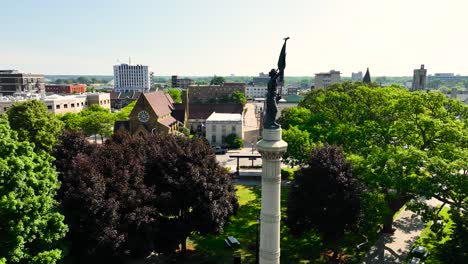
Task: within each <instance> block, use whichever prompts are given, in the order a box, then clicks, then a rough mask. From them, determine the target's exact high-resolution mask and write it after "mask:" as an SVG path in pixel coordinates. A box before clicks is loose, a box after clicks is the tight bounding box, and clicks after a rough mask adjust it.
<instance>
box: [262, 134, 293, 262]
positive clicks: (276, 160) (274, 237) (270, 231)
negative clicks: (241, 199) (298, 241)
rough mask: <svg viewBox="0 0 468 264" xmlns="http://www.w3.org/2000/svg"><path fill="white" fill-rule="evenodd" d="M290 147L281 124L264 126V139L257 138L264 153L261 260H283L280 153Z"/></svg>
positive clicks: (281, 154)
mask: <svg viewBox="0 0 468 264" xmlns="http://www.w3.org/2000/svg"><path fill="white" fill-rule="evenodd" d="M287 147H288V144H287V143H286V142H285V141H283V140H282V139H281V128H279V129H264V130H263V139H262V140H260V141H259V142H257V149H258V152H260V154H261V155H262V208H261V211H260V254H259V255H260V264H279V263H280V219H281V156H283V153H284V152H285V151H286V149H287Z"/></svg>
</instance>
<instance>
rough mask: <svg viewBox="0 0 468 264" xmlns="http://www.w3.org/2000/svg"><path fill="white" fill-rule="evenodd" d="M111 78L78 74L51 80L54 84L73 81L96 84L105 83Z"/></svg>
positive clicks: (71, 82)
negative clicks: (73, 76)
mask: <svg viewBox="0 0 468 264" xmlns="http://www.w3.org/2000/svg"><path fill="white" fill-rule="evenodd" d="M110 80H112V78H99V79H98V78H95V77H86V76H80V77H78V78H69V79H62V78H58V79H55V80H54V81H53V83H54V84H75V83H84V84H88V85H89V84H96V83H107V82H109V81H110Z"/></svg>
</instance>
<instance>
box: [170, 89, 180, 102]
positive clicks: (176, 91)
mask: <svg viewBox="0 0 468 264" xmlns="http://www.w3.org/2000/svg"><path fill="white" fill-rule="evenodd" d="M168 93H169V95H170V96H171V97H172V99H173V100H174V102H176V103H182V91H181V90H180V89H174V88H169V90H168Z"/></svg>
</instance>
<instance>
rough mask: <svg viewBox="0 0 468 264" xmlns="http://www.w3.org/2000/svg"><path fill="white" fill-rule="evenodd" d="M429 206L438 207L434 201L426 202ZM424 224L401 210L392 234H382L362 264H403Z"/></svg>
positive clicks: (409, 212) (410, 213)
mask: <svg viewBox="0 0 468 264" xmlns="http://www.w3.org/2000/svg"><path fill="white" fill-rule="evenodd" d="M427 203H428V204H429V205H431V206H440V205H441V203H440V202H439V201H438V200H436V199H431V200H428V201H427ZM424 227H425V224H424V223H423V221H422V220H421V217H420V216H417V215H416V214H415V213H413V212H411V211H410V210H407V209H405V210H403V211H402V212H400V214H399V215H398V217H397V219H395V221H394V224H393V228H395V229H396V230H395V232H394V233H393V234H382V235H381V237H380V238H379V239H378V240H377V242H376V243H375V245H374V246H372V247H371V249H370V250H369V252H367V254H366V256H365V257H364V260H363V262H362V263H363V264H390V263H392V264H393V263H403V260H404V259H405V258H406V256H407V255H408V253H409V251H410V250H411V248H412V246H413V244H414V242H415V241H416V240H417V239H418V237H419V235H420V233H421V231H422V230H423V229H424Z"/></svg>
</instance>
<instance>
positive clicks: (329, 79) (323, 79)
mask: <svg viewBox="0 0 468 264" xmlns="http://www.w3.org/2000/svg"><path fill="white" fill-rule="evenodd" d="M340 74H341V73H340V72H339V71H335V70H331V71H329V72H321V73H316V74H315V82H314V84H315V85H314V86H315V88H326V87H328V86H329V85H331V84H334V83H339V82H340V81H341V77H340Z"/></svg>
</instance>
